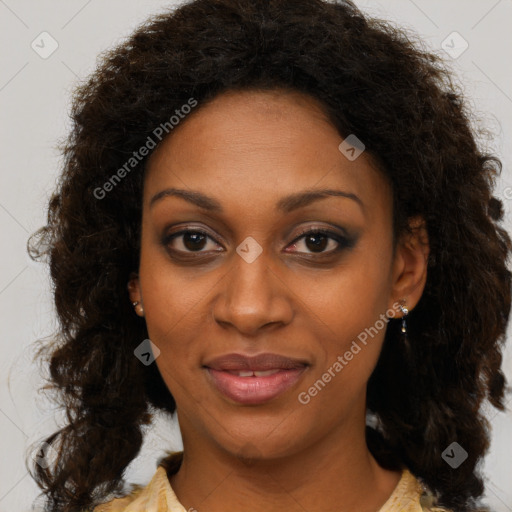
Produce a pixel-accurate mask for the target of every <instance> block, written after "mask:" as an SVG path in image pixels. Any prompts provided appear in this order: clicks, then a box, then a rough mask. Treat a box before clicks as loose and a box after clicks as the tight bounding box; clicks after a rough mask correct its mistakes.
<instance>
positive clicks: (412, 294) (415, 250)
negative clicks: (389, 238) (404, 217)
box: [389, 216, 430, 311]
mask: <svg viewBox="0 0 512 512" xmlns="http://www.w3.org/2000/svg"><path fill="white" fill-rule="evenodd" d="M409 226H410V227H411V231H412V233H405V234H404V235H403V236H402V237H401V238H400V240H399V241H398V242H397V247H396V252H395V259H394V261H393V272H392V276H393V277H392V293H391V300H392V303H391V304H390V305H389V307H392V305H393V304H394V303H396V302H398V303H401V304H404V301H405V304H404V305H405V306H406V307H407V309H408V310H409V311H411V310H412V309H413V308H414V307H415V306H416V304H417V303H418V302H419V300H420V298H421V295H422V294H423V290H424V288H425V283H426V282H427V263H428V255H429V252H430V246H429V241H428V233H427V228H426V223H425V220H424V219H423V217H421V216H417V217H413V218H411V219H410V221H409Z"/></svg>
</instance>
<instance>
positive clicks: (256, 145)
mask: <svg viewBox="0 0 512 512" xmlns="http://www.w3.org/2000/svg"><path fill="white" fill-rule="evenodd" d="M342 141H343V137H342V136H341V135H340V134H339V133H338V131H337V130H336V128H335V127H334V126H333V125H332V124H331V122H330V121H329V120H328V118H327V116H326V115H325V113H324V112H323V109H322V106H321V105H320V104H319V103H318V102H317V101H316V100H314V99H313V98H310V97H309V96H306V95H303V94H301V93H295V92H282V91H243V92H228V93H224V94H221V95H219V96H218V97H216V98H215V99H214V100H212V101H211V102H209V103H207V104H206V105H204V106H199V107H198V109H197V110H196V111H194V112H193V113H192V114H190V115H189V116H188V117H187V118H185V119H184V120H183V121H181V123H180V125H178V126H177V127H176V128H175V129H174V130H173V132H171V134H170V135H169V136H168V137H167V138H166V139H164V140H163V141H162V143H161V144H160V145H159V146H158V147H157V149H156V150H155V151H154V152H153V154H152V155H151V157H150V159H149V162H148V165H147V172H146V177H145V187H144V188H145V190H144V203H145V207H146V208H147V207H148V204H149V201H150V199H151V197H153V196H154V194H156V193H158V192H159V191H160V190H162V189H164V188H167V187H169V188H171V187H178V188H182V189H183V188H189V189H191V190H198V191H201V192H204V193H206V194H208V195H210V196H215V197H217V198H222V199H221V200H222V202H223V203H224V202H225V203H226V204H229V203H230V202H233V201H235V202H241V203H243V204H245V205H246V206H247V207H248V208H249V207H255V206H265V207H269V208H273V207H274V205H275V204H276V203H277V202H278V201H279V198H280V197H282V196H285V195H290V194H293V193H295V192H297V191H301V190H304V189H312V188H336V189H343V190H346V191H347V192H351V193H353V194H356V195H357V196H358V197H361V199H363V201H364V202H365V203H367V204H368V205H369V207H378V208H380V209H385V208H389V203H390V196H391V189H390V187H389V185H388V182H387V180H386V179H385V177H384V176H383V174H382V173H381V171H380V170H378V169H377V167H376V165H375V164H374V162H373V160H372V158H370V157H369V156H368V155H367V154H365V153H364V152H363V153H362V154H361V155H360V156H359V157H358V158H356V159H355V160H352V161H351V160H349V159H348V158H346V156H344V154H343V153H342V152H341V151H340V150H339V148H338V146H339V145H340V143H341V142H342Z"/></svg>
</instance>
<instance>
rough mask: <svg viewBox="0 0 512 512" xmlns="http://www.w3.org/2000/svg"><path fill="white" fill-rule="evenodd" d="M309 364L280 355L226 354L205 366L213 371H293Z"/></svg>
mask: <svg viewBox="0 0 512 512" xmlns="http://www.w3.org/2000/svg"><path fill="white" fill-rule="evenodd" d="M307 364H308V363H307V362H306V361H304V360H301V359H295V358H292V357H286V356H282V355H279V354H271V353H264V354H258V355H256V356H246V355H243V354H226V355H223V356H220V357H216V358H214V359H211V360H210V361H208V362H207V363H206V364H205V365H204V366H206V367H208V368H211V369H212V370H228V371H237V370H253V371H265V370H274V369H281V370H293V369H296V368H303V367H304V366H307Z"/></svg>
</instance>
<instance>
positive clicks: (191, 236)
mask: <svg viewBox="0 0 512 512" xmlns="http://www.w3.org/2000/svg"><path fill="white" fill-rule="evenodd" d="M205 239H206V236H205V235H202V234H201V233H185V235H184V237H183V244H184V245H185V247H186V248H187V249H189V250H192V251H194V250H198V249H202V248H203V247H204V241H205ZM198 242H199V245H197V244H198ZM201 242H202V243H203V244H202V245H201Z"/></svg>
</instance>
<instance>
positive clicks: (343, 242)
mask: <svg viewBox="0 0 512 512" xmlns="http://www.w3.org/2000/svg"><path fill="white" fill-rule="evenodd" d="M187 233H193V234H200V235H203V236H206V237H207V238H209V239H210V240H213V241H214V242H215V243H217V242H216V240H214V239H213V237H212V236H211V235H210V234H209V233H207V232H206V231H203V230H202V229H199V228H197V229H196V228H194V229H184V230H181V231H178V232H176V233H172V234H169V235H166V236H164V238H163V240H162V245H164V246H165V247H168V246H169V244H170V243H171V242H172V241H173V240H174V239H175V238H179V237H180V236H182V235H184V234H187ZM307 235H322V236H324V237H327V238H329V239H331V240H334V241H335V242H337V243H338V247H337V248H335V249H332V250H330V251H325V252H319V253H315V252H309V253H303V252H299V253H300V254H308V255H317V256H319V257H321V256H325V255H332V254H335V253H338V252H340V251H341V250H343V249H348V248H351V247H352V246H353V245H354V242H355V241H354V240H353V239H350V238H347V237H345V236H343V235H341V234H339V233H336V232H334V231H330V230H328V229H323V228H311V229H306V230H304V231H302V232H301V233H299V235H298V236H297V237H295V239H294V240H293V241H292V242H291V243H290V244H289V245H294V244H297V243H298V242H299V241H300V240H301V239H302V238H305V237H306V236H307ZM169 250H171V251H173V252H174V253H179V254H202V253H203V252H208V251H181V250H177V249H170V248H169ZM219 252H220V251H219Z"/></svg>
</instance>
